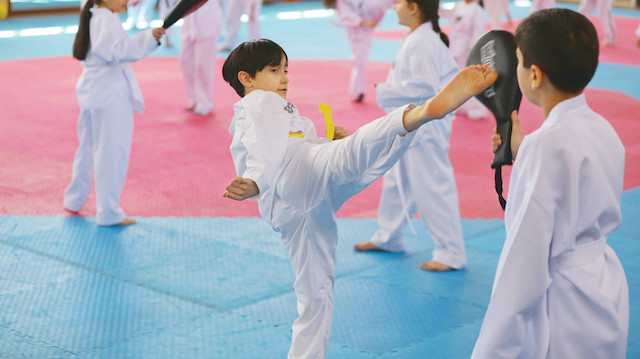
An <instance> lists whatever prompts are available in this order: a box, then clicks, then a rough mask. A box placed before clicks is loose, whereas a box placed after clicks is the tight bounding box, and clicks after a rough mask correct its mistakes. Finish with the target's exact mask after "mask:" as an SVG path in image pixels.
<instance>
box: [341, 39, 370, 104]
mask: <svg viewBox="0 0 640 359" xmlns="http://www.w3.org/2000/svg"><path fill="white" fill-rule="evenodd" d="M372 33H373V29H372V28H370V27H349V28H347V38H348V39H349V44H350V45H351V51H352V52H353V54H352V55H353V58H352V65H351V66H352V67H351V77H350V79H349V93H350V94H352V95H356V98H355V101H356V102H361V101H362V98H363V97H364V93H365V92H366V89H367V62H368V61H369V53H370V52H371V36H372Z"/></svg>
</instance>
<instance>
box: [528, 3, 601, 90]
mask: <svg viewBox="0 0 640 359" xmlns="http://www.w3.org/2000/svg"><path fill="white" fill-rule="evenodd" d="M516 44H517V45H518V47H519V48H520V51H521V52H522V57H523V65H524V67H526V68H529V67H530V66H531V65H534V64H535V65H537V66H539V67H540V69H542V71H544V72H545V73H546V74H547V76H548V77H549V81H551V84H552V85H553V86H555V87H556V88H557V89H558V90H560V91H564V92H569V93H578V92H580V91H582V90H583V89H584V88H585V87H586V86H587V84H588V83H589V81H591V79H592V78H593V74H594V73H595V72H596V67H598V51H599V44H598V34H597V33H596V29H595V27H594V26H593V24H592V23H591V22H590V21H589V19H587V18H586V17H584V16H583V15H581V14H579V13H577V12H575V11H571V10H567V9H545V10H540V11H536V12H534V13H533V14H531V15H529V16H528V17H527V18H525V19H524V20H523V21H522V22H521V23H520V25H518V28H517V29H516Z"/></svg>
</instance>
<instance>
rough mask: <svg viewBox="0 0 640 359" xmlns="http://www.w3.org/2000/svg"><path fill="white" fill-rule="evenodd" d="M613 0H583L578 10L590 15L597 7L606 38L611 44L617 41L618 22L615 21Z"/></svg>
mask: <svg viewBox="0 0 640 359" xmlns="http://www.w3.org/2000/svg"><path fill="white" fill-rule="evenodd" d="M612 7H613V0H581V1H580V5H579V6H578V12H579V13H581V14H582V15H584V16H587V17H589V16H590V15H591V13H592V12H593V9H596V11H597V12H598V18H599V19H600V23H601V25H602V31H603V32H604V40H605V41H606V42H608V43H609V44H610V45H613V44H615V42H616V24H615V22H614V21H613V12H612V11H613V9H612Z"/></svg>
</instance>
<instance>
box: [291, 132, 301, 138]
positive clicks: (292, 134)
mask: <svg viewBox="0 0 640 359" xmlns="http://www.w3.org/2000/svg"><path fill="white" fill-rule="evenodd" d="M289 137H300V138H304V135H303V134H301V133H300V132H289Z"/></svg>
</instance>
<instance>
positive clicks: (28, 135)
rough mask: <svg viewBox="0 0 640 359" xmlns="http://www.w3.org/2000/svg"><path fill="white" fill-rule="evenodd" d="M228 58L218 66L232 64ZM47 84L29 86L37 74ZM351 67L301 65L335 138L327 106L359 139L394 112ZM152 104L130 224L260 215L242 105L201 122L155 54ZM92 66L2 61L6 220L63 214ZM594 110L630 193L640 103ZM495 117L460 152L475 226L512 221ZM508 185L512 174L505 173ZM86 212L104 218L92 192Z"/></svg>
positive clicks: (133, 172) (537, 118) (463, 133)
mask: <svg viewBox="0 0 640 359" xmlns="http://www.w3.org/2000/svg"><path fill="white" fill-rule="evenodd" d="M221 64H222V60H219V61H218V67H221ZM389 67H390V64H386V63H375V62H372V63H370V64H369V68H368V70H369V73H370V82H371V83H372V84H373V83H377V82H382V81H384V79H385V77H386V74H387V72H388V70H389ZM42 68H49V69H55V71H48V75H47V76H40V77H38V78H37V81H26V82H25V81H24V75H23V74H25V73H40V72H41V69H42ZM350 68H351V67H350V64H349V62H348V61H327V60H323V61H312V60H294V61H291V64H290V67H289V71H290V73H289V74H290V80H291V82H290V92H289V100H290V101H291V102H292V103H294V104H295V105H296V106H297V107H298V108H299V110H300V112H301V113H302V114H303V115H304V116H307V117H309V118H311V119H312V120H313V121H314V122H315V123H316V125H317V128H318V133H319V134H322V133H324V127H323V116H322V114H320V112H319V111H318V104H319V103H320V102H324V103H327V104H330V105H332V106H333V114H334V121H335V122H336V124H337V125H342V126H343V127H345V128H347V130H349V132H353V131H354V130H355V129H357V128H358V127H360V126H361V125H362V124H364V123H366V122H368V121H370V120H372V119H375V118H377V117H379V116H381V115H382V114H383V112H382V110H381V109H379V108H378V107H377V106H376V104H375V94H374V88H373V86H371V87H370V88H369V89H368V91H367V93H366V95H365V102H364V103H362V104H357V103H354V102H352V96H351V95H348V94H347V91H346V89H347V82H348V78H349V76H348V75H349V71H350ZM134 71H135V73H136V76H137V79H138V81H139V83H140V86H141V89H142V93H143V94H144V96H145V101H146V105H147V108H146V110H145V112H144V113H142V114H136V115H135V129H134V139H133V148H132V153H131V160H130V167H129V173H128V177H127V182H126V185H125V188H124V191H123V194H122V197H121V201H120V203H121V206H122V207H123V208H124V209H125V211H126V212H127V214H128V215H130V216H145V217H151V216H161V217H162V216H177V217H186V216H189V217H200V216H210V217H217V216H242V217H255V216H258V210H257V205H256V203H255V202H253V201H250V200H247V201H244V202H236V201H232V200H229V199H224V198H222V193H223V191H224V187H225V186H226V184H227V183H228V182H229V181H230V180H231V179H233V178H234V177H235V172H234V168H233V164H232V162H231V157H230V155H229V143H230V141H231V136H230V135H229V134H228V133H227V129H228V125H229V121H230V119H231V116H232V105H233V103H235V102H236V101H237V100H238V99H239V97H238V96H237V95H236V94H235V92H233V90H232V89H231V88H230V87H229V86H228V85H227V84H226V83H224V82H223V81H222V80H221V79H218V80H217V81H218V82H217V83H216V88H215V106H216V108H215V110H214V113H213V114H212V115H210V116H206V117H200V116H196V115H194V114H192V113H191V112H188V111H186V110H184V107H185V105H186V96H185V94H184V89H183V86H182V78H181V74H180V69H179V64H178V60H177V59H176V58H162V57H153V58H148V59H144V60H142V61H140V62H138V63H136V64H134ZM80 73H81V68H80V65H79V64H78V62H77V61H75V60H73V59H71V58H70V57H64V58H47V59H37V60H21V61H8V62H2V63H0V78H1V79H2V84H3V86H2V87H0V98H1V99H2V110H1V111H0V143H1V144H2V145H1V146H0V160H1V161H2V166H0V198H2V201H0V215H7V214H14V215H63V214H65V211H64V210H63V208H62V193H63V191H64V188H65V187H66V185H67V184H68V181H69V180H70V176H71V165H72V160H73V155H74V152H75V150H76V146H77V138H76V121H77V116H78V113H79V109H78V107H77V103H76V98H75V82H76V80H77V78H78V76H79V75H80ZM586 95H587V99H588V101H589V102H590V103H591V105H592V107H593V108H594V109H595V110H596V111H598V112H600V113H602V114H603V115H604V116H605V117H607V118H609V119H610V120H611V122H612V123H613V125H614V126H615V127H616V129H617V130H618V132H619V134H620V136H621V137H622V140H623V142H624V144H625V146H626V148H627V170H626V176H625V189H628V188H634V187H638V185H639V184H640V173H639V171H640V170H639V169H638V168H639V164H640V145H639V144H640V128H639V127H640V123H638V121H637V113H639V110H640V103H639V102H638V101H636V100H634V99H633V98H630V97H628V96H626V95H623V94H620V93H614V92H608V91H600V90H591V89H590V90H587V91H586ZM521 118H522V125H523V129H524V131H525V133H527V132H529V131H531V130H533V129H534V128H537V127H538V126H539V124H540V123H541V122H542V112H541V111H540V109H539V108H537V107H535V106H533V105H531V104H529V103H527V102H526V101H523V104H522V107H521ZM494 126H495V125H494V121H493V120H492V119H487V120H479V121H472V120H469V119H467V118H465V117H462V116H459V117H458V118H457V119H456V121H455V122H454V128H453V134H452V140H451V150H450V156H451V160H452V162H453V165H454V170H455V173H456V179H457V185H458V189H459V197H460V206H461V212H462V216H463V217H464V218H501V217H502V210H501V208H500V207H499V205H498V203H497V199H496V195H495V193H494V190H493V173H492V170H491V169H490V166H489V164H490V162H491V158H492V156H493V155H492V154H491V152H490V137H491V133H492V129H493V127H494ZM505 178H508V169H507V173H506V174H505ZM380 189H381V181H380V180H378V181H376V182H375V183H374V184H372V185H371V186H370V187H369V188H367V189H366V190H364V191H363V192H362V193H360V194H358V195H357V196H356V197H354V198H353V199H351V200H350V201H348V202H347V204H345V206H344V207H343V208H342V209H341V210H340V212H339V213H338V215H339V216H340V217H351V218H375V217H376V215H377V205H378V200H379V195H380ZM80 214H81V215H87V216H93V215H95V196H94V195H92V196H91V197H90V198H89V200H88V202H87V204H86V205H85V207H84V208H83V209H82V210H81V211H80Z"/></svg>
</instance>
